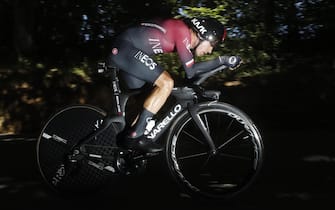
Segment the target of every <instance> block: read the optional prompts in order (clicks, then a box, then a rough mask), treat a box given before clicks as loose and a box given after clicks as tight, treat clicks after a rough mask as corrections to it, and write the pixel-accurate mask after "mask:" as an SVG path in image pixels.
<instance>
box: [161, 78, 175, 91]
mask: <svg viewBox="0 0 335 210" xmlns="http://www.w3.org/2000/svg"><path fill="white" fill-rule="evenodd" d="M163 83H164V84H163V88H164V89H166V90H167V91H169V92H171V91H172V88H173V87H174V80H173V79H172V78H171V77H169V78H167V79H165V80H164V82H163Z"/></svg>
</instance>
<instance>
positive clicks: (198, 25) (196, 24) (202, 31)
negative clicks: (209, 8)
mask: <svg viewBox="0 0 335 210" xmlns="http://www.w3.org/2000/svg"><path fill="white" fill-rule="evenodd" d="M191 22H192V23H193V25H194V26H195V27H196V28H197V29H198V30H199V31H200V33H201V34H202V35H204V34H205V33H206V32H207V30H206V28H205V27H204V26H203V25H201V23H200V21H199V20H198V19H196V18H193V19H192V20H191Z"/></svg>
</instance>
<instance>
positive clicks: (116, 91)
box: [107, 66, 123, 116]
mask: <svg viewBox="0 0 335 210" xmlns="http://www.w3.org/2000/svg"><path fill="white" fill-rule="evenodd" d="M107 72H108V73H109V74H110V80H111V85H112V88H113V96H114V100H115V108H116V114H117V115H119V116H121V115H123V110H122V106H121V100H120V95H121V88H120V84H119V77H118V73H119V68H117V67H115V66H107Z"/></svg>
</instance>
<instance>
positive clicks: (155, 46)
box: [149, 38, 163, 54]
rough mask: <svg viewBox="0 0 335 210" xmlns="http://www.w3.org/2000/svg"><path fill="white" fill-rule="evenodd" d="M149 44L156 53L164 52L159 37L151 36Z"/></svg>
mask: <svg viewBox="0 0 335 210" xmlns="http://www.w3.org/2000/svg"><path fill="white" fill-rule="evenodd" d="M149 44H150V45H151V48H152V51H153V52H154V53H155V54H159V53H163V49H162V45H161V42H160V40H159V39H152V38H149Z"/></svg>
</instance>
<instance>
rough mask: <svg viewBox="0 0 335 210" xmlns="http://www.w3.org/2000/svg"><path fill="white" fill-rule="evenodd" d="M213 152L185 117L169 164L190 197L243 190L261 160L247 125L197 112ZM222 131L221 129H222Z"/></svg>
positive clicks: (222, 114) (218, 113) (217, 112)
mask: <svg viewBox="0 0 335 210" xmlns="http://www.w3.org/2000/svg"><path fill="white" fill-rule="evenodd" d="M200 117H201V119H202V121H203V122H204V125H205V126H206V128H209V132H210V135H211V136H212V138H213V141H214V144H215V146H216V148H217V153H216V154H215V155H213V154H211V153H210V150H209V148H208V146H207V144H206V142H205V140H204V137H203V136H202V134H201V132H200V131H199V129H197V127H196V125H195V123H194V122H193V120H192V119H191V118H190V117H189V116H188V117H186V118H187V120H184V122H183V123H182V124H180V125H179V127H178V129H177V130H178V132H176V135H175V136H174V137H173V140H172V143H171V145H172V146H171V162H172V164H171V165H172V166H173V171H174V174H176V175H175V176H177V179H178V180H179V182H180V183H181V184H182V185H183V186H186V188H188V190H189V191H191V192H192V193H197V194H201V195H204V196H207V197H228V196H232V195H234V194H236V193H238V192H240V191H242V190H243V189H245V188H246V187H247V186H248V185H249V184H250V183H251V182H252V180H253V179H254V177H255V176H256V174H257V172H258V169H259V166H260V164H261V158H262V153H261V151H262V145H261V143H260V139H259V138H260V137H259V135H258V132H257V131H256V130H255V129H254V127H253V126H252V124H251V123H249V121H246V120H245V119H243V118H241V117H239V116H238V115H236V114H235V113H233V112H230V111H224V110H222V109H208V110H206V109H205V110H203V111H200ZM222 128H225V129H222Z"/></svg>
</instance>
